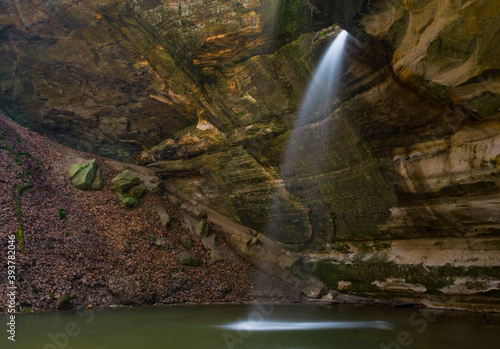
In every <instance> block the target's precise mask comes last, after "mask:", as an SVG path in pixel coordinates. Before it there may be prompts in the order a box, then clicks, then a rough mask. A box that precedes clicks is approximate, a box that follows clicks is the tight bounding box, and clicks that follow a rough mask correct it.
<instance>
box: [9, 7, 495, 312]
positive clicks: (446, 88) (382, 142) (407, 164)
mask: <svg viewBox="0 0 500 349" xmlns="http://www.w3.org/2000/svg"><path fill="white" fill-rule="evenodd" d="M309 3H311V4H313V5H315V8H312V7H309V5H308V3H306V2H303V1H299V0H288V1H272V0H269V1H250V0H249V1H240V2H238V3H235V2H226V1H222V0H212V1H203V2H201V1H155V0H142V1H141V0H135V1H133V0H129V1H125V0H124V1H118V0H114V1H112V0H107V1H90V0H88V1H70V0H68V1H62V0H60V1H51V2H47V1H39V2H31V3H30V4H28V3H24V2H23V3H20V2H17V1H14V0H8V1H6V2H4V3H2V4H0V24H1V27H0V28H1V29H0V55H1V57H0V58H1V59H2V62H4V63H2V66H1V67H0V69H1V71H0V91H1V94H0V107H1V108H2V110H4V111H5V112H6V113H8V114H9V115H10V116H11V117H13V118H14V119H16V120H18V121H19V122H23V123H25V124H28V125H29V126H31V127H32V128H35V129H37V130H39V131H41V132H46V133H49V134H50V135H52V136H53V137H55V138H57V139H58V140H60V141H62V142H64V143H67V144H69V145H72V146H73V147H77V148H80V149H84V150H88V151H91V152H96V153H100V154H104V155H108V156H112V157H116V158H120V159H125V160H127V161H132V162H135V163H138V164H142V165H144V166H148V167H151V168H153V169H155V170H156V171H157V173H158V174H159V176H161V177H162V178H163V179H164V180H166V181H168V183H169V185H172V186H175V187H177V190H180V191H183V192H184V193H185V194H186V195H188V196H191V197H192V198H193V199H195V200H197V201H198V202H199V203H200V204H202V205H205V206H208V207H210V208H212V209H214V210H215V211H217V212H219V213H221V214H223V215H225V216H226V217H229V218H231V219H232V220H234V221H236V222H238V223H241V224H242V225H244V226H247V227H250V228H252V229H255V230H256V231H259V232H262V233H264V234H265V235H267V236H268V237H270V238H271V239H273V240H274V241H276V242H277V243H278V244H279V245H280V246H281V247H282V248H284V249H286V250H288V251H293V252H294V253H295V258H296V263H291V264H290V266H289V267H290V270H291V271H292V272H294V273H295V274H296V275H297V276H301V277H307V275H313V276H315V277H317V278H319V279H320V280H321V281H323V282H324V283H325V285H326V286H327V288H329V289H331V290H336V291H340V292H348V293H353V294H360V295H372V296H377V297H385V298H387V297H393V298H394V299H396V300H405V301H408V300H409V301H419V302H427V303H429V304H434V305H435V304H440V303H442V302H445V303H446V302H447V303H449V304H452V306H457V307H460V306H463V307H467V306H466V305H464V304H466V303H467V302H472V303H471V304H473V305H471V306H470V307H474V306H476V305H477V307H478V308H492V307H494V305H492V304H494V303H495V300H496V299H497V298H496V297H498V284H499V280H500V270H499V266H498V262H497V258H496V256H497V254H498V249H499V241H500V239H499V232H500V216H499V214H498V212H499V208H500V206H499V205H500V197H499V195H498V194H499V179H498V178H499V176H498V175H499V172H500V169H499V166H500V132H499V131H500V124H499V122H498V107H499V101H500V99H499V98H498V90H499V86H500V84H499V81H498V76H497V75H498V74H497V71H498V69H499V66H498V60H497V58H496V57H497V55H495V52H496V51H495V50H498V47H496V45H493V44H492V41H491V40H494V38H495V37H496V34H497V33H498V30H499V26H498V24H497V21H495V20H494V18H493V17H494V13H495V3H491V4H490V3H487V2H486V1H467V2H465V1H462V2H460V1H455V2H451V1H440V2H439V4H436V2H430V1H411V2H408V1H407V2H401V1H389V0H387V1H381V2H375V1H373V2H371V1H368V2H366V1H352V2H349V3H347V2H344V1H321V0H311V1H310V2H309ZM496 12H498V9H497V10H496ZM450 14H453V15H450ZM481 15H484V16H481ZM479 18H482V19H481V20H479ZM334 22H337V23H340V24H341V25H342V26H343V27H344V28H346V29H348V30H349V31H350V32H351V33H352V36H351V37H350V38H349V39H348V40H347V42H346V47H345V51H344V52H343V53H342V55H343V61H344V65H343V69H344V71H343V76H342V78H341V82H340V89H339V91H340V92H339V93H338V94H337V95H336V96H334V97H333V98H332V99H331V100H329V101H327V102H326V103H329V104H330V105H331V107H332V108H331V110H332V112H331V113H330V114H329V115H323V116H320V117H316V118H314V117H313V118H311V119H310V120H309V121H308V122H306V123H304V124H301V125H298V126H294V119H295V116H296V112H297V109H298V108H299V105H300V102H301V96H302V95H303V93H304V90H305V89H306V88H307V83H308V81H309V79H310V76H311V74H312V72H313V71H314V67H315V65H316V64H317V63H318V60H319V58H320V56H321V53H322V52H323V51H324V50H325V49H326V47H327V45H328V43H329V42H330V41H331V40H332V39H333V38H334V37H335V36H336V35H337V34H338V32H339V30H340V29H338V28H335V27H327V26H328V25H332V24H333V23H334ZM325 23H327V24H325ZM319 28H326V29H323V30H321V31H320V30H319ZM291 143H294V144H295V146H294V147H293V148H290V147H289V145H290V144H291ZM287 149H288V150H287ZM285 158H287V159H289V160H287V161H286V162H285V163H283V160H284V159H285ZM443 297H444V298H443Z"/></svg>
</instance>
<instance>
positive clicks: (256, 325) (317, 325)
mask: <svg viewBox="0 0 500 349" xmlns="http://www.w3.org/2000/svg"><path fill="white" fill-rule="evenodd" d="M219 327H220V328H223V329H226V330H235V331H300V330H302V331H310V330H332V329H361V328H375V329H379V330H390V329H392V328H393V325H392V324H391V323H390V322H386V321H323V322H290V321H238V322H234V323H231V324H227V325H222V326H219Z"/></svg>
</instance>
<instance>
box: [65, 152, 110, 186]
mask: <svg viewBox="0 0 500 349" xmlns="http://www.w3.org/2000/svg"><path fill="white" fill-rule="evenodd" d="M68 175H69V178H70V179H71V181H72V182H73V184H74V185H75V187H77V188H78V189H81V190H99V189H101V188H102V173H101V170H100V169H99V167H98V166H97V161H96V160H95V159H93V160H90V161H85V162H80V163H77V164H73V165H71V166H69V167H68Z"/></svg>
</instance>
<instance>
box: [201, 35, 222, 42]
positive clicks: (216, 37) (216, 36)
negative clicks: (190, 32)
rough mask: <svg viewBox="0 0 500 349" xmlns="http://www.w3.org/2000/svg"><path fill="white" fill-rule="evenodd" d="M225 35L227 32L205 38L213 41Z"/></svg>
mask: <svg viewBox="0 0 500 349" xmlns="http://www.w3.org/2000/svg"><path fill="white" fill-rule="evenodd" d="M225 36H226V34H218V35H214V36H209V37H208V38H205V40H206V41H212V40H216V39H220V38H223V37H225Z"/></svg>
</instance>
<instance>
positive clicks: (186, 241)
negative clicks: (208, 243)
mask: <svg viewBox="0 0 500 349" xmlns="http://www.w3.org/2000/svg"><path fill="white" fill-rule="evenodd" d="M179 242H180V243H181V245H182V246H184V247H185V248H187V249H190V248H191V247H193V240H191V237H190V236H189V235H187V234H184V235H182V236H181V238H180V239H179Z"/></svg>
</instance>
